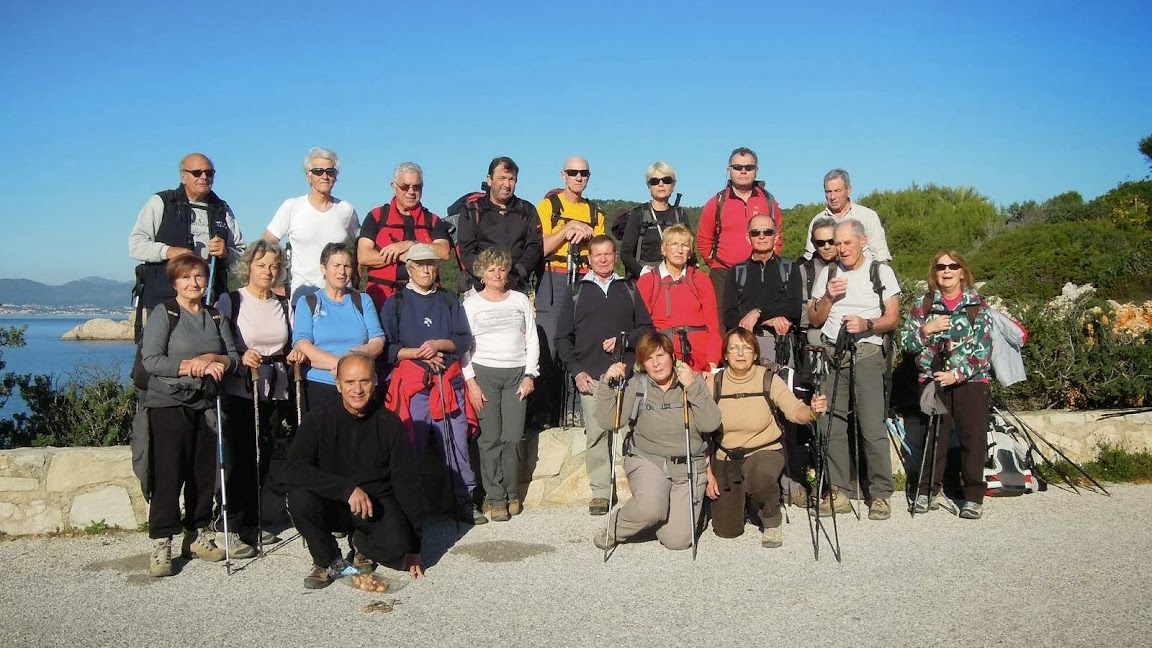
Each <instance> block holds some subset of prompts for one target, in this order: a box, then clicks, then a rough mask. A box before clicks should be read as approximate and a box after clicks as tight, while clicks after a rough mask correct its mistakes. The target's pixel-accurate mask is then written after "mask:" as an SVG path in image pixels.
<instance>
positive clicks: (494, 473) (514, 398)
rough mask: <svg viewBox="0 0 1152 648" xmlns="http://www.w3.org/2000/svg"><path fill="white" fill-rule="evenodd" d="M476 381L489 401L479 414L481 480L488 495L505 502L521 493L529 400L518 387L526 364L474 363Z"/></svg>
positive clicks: (494, 501) (496, 501)
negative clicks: (485, 364)
mask: <svg viewBox="0 0 1152 648" xmlns="http://www.w3.org/2000/svg"><path fill="white" fill-rule="evenodd" d="M472 367H473V368H474V369H475V370H476V384H478V385H480V391H482V392H484V396H485V397H486V398H487V399H488V402H486V403H485V404H484V409H483V410H482V411H480V412H479V413H478V414H477V417H478V418H479V419H480V436H479V437H478V438H477V439H476V445H477V446H479V448H480V480H481V483H482V484H484V499H486V500H487V501H488V503H489V504H493V505H500V506H505V505H507V504H508V500H510V499H516V498H518V497H519V492H518V490H517V489H518V488H519V481H520V466H521V465H522V464H523V463H524V445H523V444H522V443H521V442H522V441H523V440H524V416H525V413H526V412H527V409H528V401H526V400H520V397H519V396H518V395H517V394H516V390H517V389H519V388H520V381H521V380H522V379H523V378H524V367H512V368H508V369H500V368H495V367H484V366H481V365H478V364H473V365H472Z"/></svg>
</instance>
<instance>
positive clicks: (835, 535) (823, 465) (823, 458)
mask: <svg viewBox="0 0 1152 648" xmlns="http://www.w3.org/2000/svg"><path fill="white" fill-rule="evenodd" d="M812 349H814V350H815V351H816V352H817V353H818V354H820V355H818V356H816V357H817V358H822V356H823V354H824V349H823V348H819V347H812ZM833 360H834V362H835V359H833ZM820 366H821V367H824V369H823V370H819V369H818V370H817V371H816V372H814V374H813V379H814V380H813V382H814V383H815V385H816V391H820V388H821V386H822V385H823V381H824V376H825V375H826V374H827V372H828V369H827V365H826V364H824V363H820ZM838 385H839V381H837V380H835V379H833V382H832V398H831V399H830V400H829V401H828V417H827V418H826V419H825V424H824V429H823V431H821V429H820V417H817V418H816V420H815V421H813V426H814V427H815V428H816V449H817V452H816V465H817V471H816V499H815V501H814V502H813V503H812V504H811V506H813V507H814V509H813V510H814V512H815V513H816V515H815V516H814V517H815V518H816V519H815V520H812V517H813V516H812V515H809V516H808V517H809V531H810V532H811V534H812V553H813V557H814V558H815V559H816V560H820V536H821V535H823V536H824V538H825V539H826V540H827V541H828V546H829V547H830V548H831V549H832V556H833V557H834V558H835V559H836V562H837V563H839V562H841V555H842V554H841V551H840V528H839V526H838V524H837V522H836V506H835V502H836V496H835V494H834V493H830V495H829V502H828V509H829V512H830V514H831V517H832V537H829V535H828V529H827V528H825V526H824V521H823V520H822V519H821V515H820V502H821V501H822V500H823V499H824V483H825V480H826V479H827V478H828V447H829V436H830V432H831V427H832V418H833V417H834V416H835V412H836V397H837V392H838ZM829 490H830V491H831V489H829Z"/></svg>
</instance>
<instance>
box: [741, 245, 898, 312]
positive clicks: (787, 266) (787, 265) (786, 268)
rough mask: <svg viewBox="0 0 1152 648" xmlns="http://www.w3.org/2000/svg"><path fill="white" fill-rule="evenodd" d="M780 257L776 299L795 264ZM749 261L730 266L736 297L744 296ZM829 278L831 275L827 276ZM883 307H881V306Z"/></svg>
mask: <svg viewBox="0 0 1152 648" xmlns="http://www.w3.org/2000/svg"><path fill="white" fill-rule="evenodd" d="M777 258H778V259H780V263H779V266H780V288H779V290H778V291H777V295H776V300H777V301H779V300H780V297H781V296H783V295H784V293H785V292H787V291H788V279H789V278H790V277H791V276H792V268H793V267H794V266H795V265H796V263H795V262H794V261H792V260H791V259H785V258H784V257H777ZM749 263H750V262H749V261H741V262H740V263H737V264H736V265H734V266H732V271H733V272H734V273H735V275H736V295H737V297H738V298H742V297H743V296H744V284H746V283H748V264H749ZM829 279H831V277H829ZM881 308H883V307H881Z"/></svg>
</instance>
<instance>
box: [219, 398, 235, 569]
mask: <svg viewBox="0 0 1152 648" xmlns="http://www.w3.org/2000/svg"><path fill="white" fill-rule="evenodd" d="M220 400H221V399H220V394H217V395H216V463H217V464H218V465H219V467H220V516H221V517H222V518H224V569H225V570H226V571H227V573H228V575H229V576H231V575H232V542H231V540H232V538H231V537H230V535H229V533H228V484H227V482H226V481H225V475H224V407H223V406H222V405H221V402H220Z"/></svg>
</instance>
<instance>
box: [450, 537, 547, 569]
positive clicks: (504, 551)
mask: <svg viewBox="0 0 1152 648" xmlns="http://www.w3.org/2000/svg"><path fill="white" fill-rule="evenodd" d="M555 551H556V548H555V547H553V546H551V545H546V544H538V543H533V542H517V541H515V540H492V541H488V542H477V543H475V544H467V545H461V546H459V547H456V548H455V549H452V551H451V552H450V553H452V555H455V556H470V557H472V558H475V559H476V560H479V561H480V562H484V563H508V562H520V561H521V560H524V559H525V558H531V557H532V556H539V555H541V554H547V553H554V552H555Z"/></svg>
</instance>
